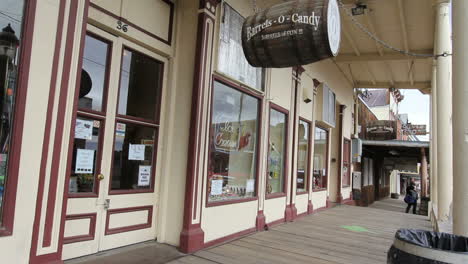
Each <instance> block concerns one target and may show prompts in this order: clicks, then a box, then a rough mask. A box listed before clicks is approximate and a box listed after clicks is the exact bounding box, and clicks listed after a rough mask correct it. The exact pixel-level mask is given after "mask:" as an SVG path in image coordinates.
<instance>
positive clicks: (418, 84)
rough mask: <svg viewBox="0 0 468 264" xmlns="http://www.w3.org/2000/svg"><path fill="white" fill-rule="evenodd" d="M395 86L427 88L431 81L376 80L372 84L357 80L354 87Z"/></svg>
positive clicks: (399, 87)
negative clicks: (392, 81)
mask: <svg viewBox="0 0 468 264" xmlns="http://www.w3.org/2000/svg"><path fill="white" fill-rule="evenodd" d="M390 87H395V88H396V89H418V90H427V89H430V88H431V82H430V81H427V82H414V83H413V84H411V83H410V82H394V83H393V84H392V83H391V82H377V83H376V84H373V83H372V82H357V83H356V88H386V89H388V88H390Z"/></svg>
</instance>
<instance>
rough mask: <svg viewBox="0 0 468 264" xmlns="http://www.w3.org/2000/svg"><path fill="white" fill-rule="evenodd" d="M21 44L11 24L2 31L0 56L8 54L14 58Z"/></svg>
mask: <svg viewBox="0 0 468 264" xmlns="http://www.w3.org/2000/svg"><path fill="white" fill-rule="evenodd" d="M18 45H19V39H18V38H17V37H16V35H15V31H14V30H13V28H11V25H10V24H8V26H6V27H4V28H3V29H2V32H0V56H7V57H8V58H9V59H11V60H13V59H14V58H15V56H16V49H17V47H18Z"/></svg>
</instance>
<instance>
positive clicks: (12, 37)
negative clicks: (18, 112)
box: [0, 0, 25, 227]
mask: <svg viewBox="0 0 468 264" xmlns="http://www.w3.org/2000/svg"><path fill="white" fill-rule="evenodd" d="M24 3H25V1H21V0H18V1H13V2H11V3H8V4H5V5H3V7H4V9H2V12H3V14H5V13H9V14H15V15H14V17H13V16H11V15H3V16H1V17H0V28H1V29H2V31H1V32H0V111H1V112H0V227H2V225H3V222H2V221H3V210H4V208H3V207H4V195H5V193H6V189H8V176H9V175H8V163H9V160H10V159H11V157H10V151H11V149H12V146H11V140H12V138H13V133H14V131H13V126H14V118H15V101H16V97H15V96H16V94H17V83H18V68H19V57H20V56H19V55H20V54H19V51H20V46H21V44H22V41H21V39H20V37H21V30H22V21H23V11H24Z"/></svg>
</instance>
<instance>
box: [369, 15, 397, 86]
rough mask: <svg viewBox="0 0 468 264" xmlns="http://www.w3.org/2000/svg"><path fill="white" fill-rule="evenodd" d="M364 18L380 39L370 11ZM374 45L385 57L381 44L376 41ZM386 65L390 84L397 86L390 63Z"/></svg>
mask: <svg viewBox="0 0 468 264" xmlns="http://www.w3.org/2000/svg"><path fill="white" fill-rule="evenodd" d="M364 17H365V19H366V22H367V25H368V27H369V29H370V31H371V32H372V33H373V34H374V36H376V37H377V38H379V36H378V35H377V31H375V27H374V23H373V22H372V19H371V17H370V15H369V11H368V10H366V11H365V13H364ZM379 39H380V38H379ZM374 44H375V47H376V48H377V51H378V52H379V55H380V56H384V51H383V48H382V46H381V45H380V44H379V43H377V41H374ZM384 63H385V66H386V67H387V73H388V77H389V80H390V83H391V84H392V86H394V85H395V79H394V77H393V71H392V67H390V64H389V63H388V62H384Z"/></svg>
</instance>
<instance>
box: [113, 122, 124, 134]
mask: <svg viewBox="0 0 468 264" xmlns="http://www.w3.org/2000/svg"><path fill="white" fill-rule="evenodd" d="M125 129H126V125H125V124H122V123H117V124H116V127H115V135H116V136H119V137H125Z"/></svg>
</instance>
